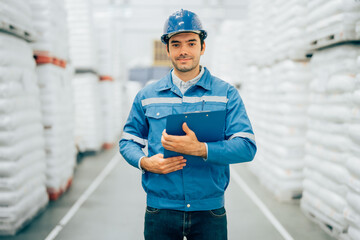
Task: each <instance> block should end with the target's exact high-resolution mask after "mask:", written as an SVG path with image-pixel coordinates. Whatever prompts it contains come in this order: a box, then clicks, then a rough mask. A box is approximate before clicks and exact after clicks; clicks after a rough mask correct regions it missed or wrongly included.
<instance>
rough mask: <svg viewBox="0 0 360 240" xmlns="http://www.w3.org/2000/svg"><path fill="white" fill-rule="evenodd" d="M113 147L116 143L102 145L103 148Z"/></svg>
mask: <svg viewBox="0 0 360 240" xmlns="http://www.w3.org/2000/svg"><path fill="white" fill-rule="evenodd" d="M113 147H115V143H104V144H103V146H102V148H103V149H105V150H109V149H112V148H113Z"/></svg>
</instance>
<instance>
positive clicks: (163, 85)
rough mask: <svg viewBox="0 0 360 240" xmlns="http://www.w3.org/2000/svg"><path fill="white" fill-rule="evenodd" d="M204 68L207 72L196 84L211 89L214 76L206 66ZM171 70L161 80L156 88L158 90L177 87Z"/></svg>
mask: <svg viewBox="0 0 360 240" xmlns="http://www.w3.org/2000/svg"><path fill="white" fill-rule="evenodd" d="M204 70H205V72H204V74H203V76H202V77H201V78H200V80H199V81H198V82H197V83H196V84H195V86H200V87H202V88H204V89H205V90H210V89H211V79H212V76H211V74H210V72H209V70H208V69H207V68H206V67H204ZM171 71H172V70H171ZM171 71H169V73H168V74H167V75H166V76H165V77H163V78H162V79H161V80H160V83H159V86H158V87H157V88H156V91H159V92H160V91H165V90H169V89H173V88H174V87H175V84H174V83H173V82H172V77H171Z"/></svg>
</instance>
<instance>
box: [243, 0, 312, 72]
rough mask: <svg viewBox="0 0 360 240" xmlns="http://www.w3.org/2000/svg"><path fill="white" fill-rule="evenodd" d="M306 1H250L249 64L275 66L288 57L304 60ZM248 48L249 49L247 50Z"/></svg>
mask: <svg viewBox="0 0 360 240" xmlns="http://www.w3.org/2000/svg"><path fill="white" fill-rule="evenodd" d="M306 11H307V10H306V2H304V1H301V0H292V1H287V0H276V1H271V2H270V1H264V0H255V1H251V2H249V13H248V15H249V16H248V20H247V22H246V24H245V25H246V26H247V27H246V28H247V30H246V31H245V32H243V33H242V36H241V37H242V38H245V39H247V40H246V41H247V49H248V50H245V55H244V56H243V57H245V56H246V59H247V61H248V63H249V64H255V65H261V66H263V65H266V66H271V65H273V64H275V63H276V62H278V61H283V60H286V59H293V60H304V59H305V55H306V54H305V53H306V45H304V36H305V22H304V17H305V16H306ZM247 51H248V52H247Z"/></svg>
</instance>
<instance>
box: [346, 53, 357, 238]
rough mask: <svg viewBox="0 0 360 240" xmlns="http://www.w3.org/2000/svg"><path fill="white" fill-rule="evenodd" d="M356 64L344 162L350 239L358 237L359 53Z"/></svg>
mask: <svg viewBox="0 0 360 240" xmlns="http://www.w3.org/2000/svg"><path fill="white" fill-rule="evenodd" d="M359 48H360V47H359ZM357 66H358V67H357V72H356V73H357V75H356V79H354V84H353V94H352V106H351V107H352V111H351V119H350V124H349V128H348V132H349V136H350V139H351V141H352V144H353V145H352V147H351V151H350V155H349V158H348V160H347V162H346V167H347V169H348V171H349V173H350V178H349V179H348V181H347V185H348V189H349V191H348V193H347V195H346V200H347V203H348V207H347V208H346V210H345V211H344V214H345V218H346V219H347V220H348V223H349V224H350V225H349V229H348V236H349V238H350V239H351V240H356V239H360V70H359V69H360V54H359V56H358V58H357ZM351 77H353V76H351Z"/></svg>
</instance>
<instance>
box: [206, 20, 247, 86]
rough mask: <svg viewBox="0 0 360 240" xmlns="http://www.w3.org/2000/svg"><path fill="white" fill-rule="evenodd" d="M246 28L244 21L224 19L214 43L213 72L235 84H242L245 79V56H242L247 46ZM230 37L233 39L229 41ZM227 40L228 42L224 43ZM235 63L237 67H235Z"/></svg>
mask: <svg viewBox="0 0 360 240" xmlns="http://www.w3.org/2000/svg"><path fill="white" fill-rule="evenodd" d="M244 30H245V26H244V22H243V21H235V20H227V21H224V22H223V23H222V25H221V29H220V34H218V35H217V37H216V39H215V44H214V46H215V48H214V52H213V56H214V57H213V58H214V59H213V63H214V64H213V66H214V67H213V70H212V72H213V73H214V75H216V76H218V77H220V78H221V79H224V80H225V81H227V82H229V83H231V84H234V85H237V84H241V81H242V79H244V74H243V73H244V72H245V63H244V60H245V58H244V57H243V56H242V53H243V52H244V51H245V49H244V48H245V47H246V44H245V42H244V37H243V33H244ZM229 39H232V40H231V41H229ZM225 42H226V43H227V44H224V43H225ZM229 63H231V64H229ZM235 63H236V64H237V67H234V64H235Z"/></svg>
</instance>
